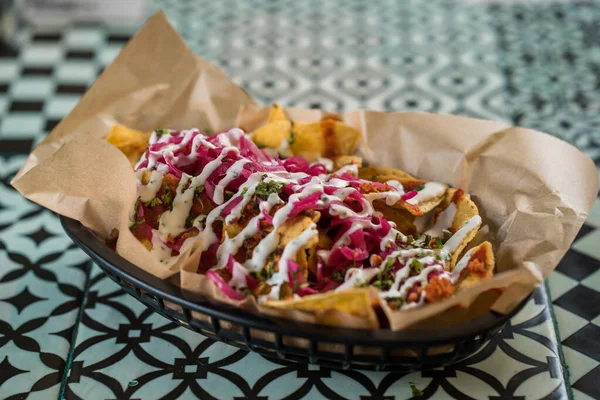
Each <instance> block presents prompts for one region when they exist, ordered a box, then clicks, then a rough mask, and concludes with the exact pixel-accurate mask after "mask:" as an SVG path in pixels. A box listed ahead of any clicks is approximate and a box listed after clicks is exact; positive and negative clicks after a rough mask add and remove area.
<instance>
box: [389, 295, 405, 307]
mask: <svg viewBox="0 0 600 400" xmlns="http://www.w3.org/2000/svg"><path fill="white" fill-rule="evenodd" d="M387 302H388V304H389V305H390V306H391V307H394V308H396V309H398V308H400V307H402V306H403V305H404V300H403V299H401V298H399V297H396V298H393V299H388V300H387Z"/></svg>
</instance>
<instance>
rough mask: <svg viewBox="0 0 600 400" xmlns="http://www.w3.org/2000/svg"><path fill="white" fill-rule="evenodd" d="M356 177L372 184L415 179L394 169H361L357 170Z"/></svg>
mask: <svg viewBox="0 0 600 400" xmlns="http://www.w3.org/2000/svg"><path fill="white" fill-rule="evenodd" d="M358 177H359V178H361V179H366V180H368V181H372V182H382V183H384V182H387V181H390V180H396V181H400V179H415V178H414V177H413V176H412V175H410V174H408V173H406V172H404V171H401V170H399V169H395V168H382V167H362V168H360V169H359V170H358Z"/></svg>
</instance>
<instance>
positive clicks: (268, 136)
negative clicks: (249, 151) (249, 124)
mask: <svg viewBox="0 0 600 400" xmlns="http://www.w3.org/2000/svg"><path fill="white" fill-rule="evenodd" d="M291 131H292V123H291V122H290V121H274V122H271V123H269V124H266V125H263V126H261V127H260V128H258V129H257V130H255V131H254V132H252V140H253V141H254V143H256V145H257V146H258V147H268V148H272V149H280V148H281V147H284V146H282V144H284V142H285V141H289V140H290V134H291Z"/></svg>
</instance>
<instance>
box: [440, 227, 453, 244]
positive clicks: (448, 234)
mask: <svg viewBox="0 0 600 400" xmlns="http://www.w3.org/2000/svg"><path fill="white" fill-rule="evenodd" d="M451 237H452V232H450V231H449V230H447V229H443V230H442V242H443V243H446V242H447V241H448V239H450V238H451Z"/></svg>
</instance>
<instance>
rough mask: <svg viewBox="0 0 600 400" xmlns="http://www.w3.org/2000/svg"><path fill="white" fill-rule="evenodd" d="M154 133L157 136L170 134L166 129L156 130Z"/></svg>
mask: <svg viewBox="0 0 600 400" xmlns="http://www.w3.org/2000/svg"><path fill="white" fill-rule="evenodd" d="M154 132H156V135H157V136H162V135H168V134H170V133H171V132H170V131H169V130H168V129H164V128H156V129H155V130H154Z"/></svg>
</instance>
